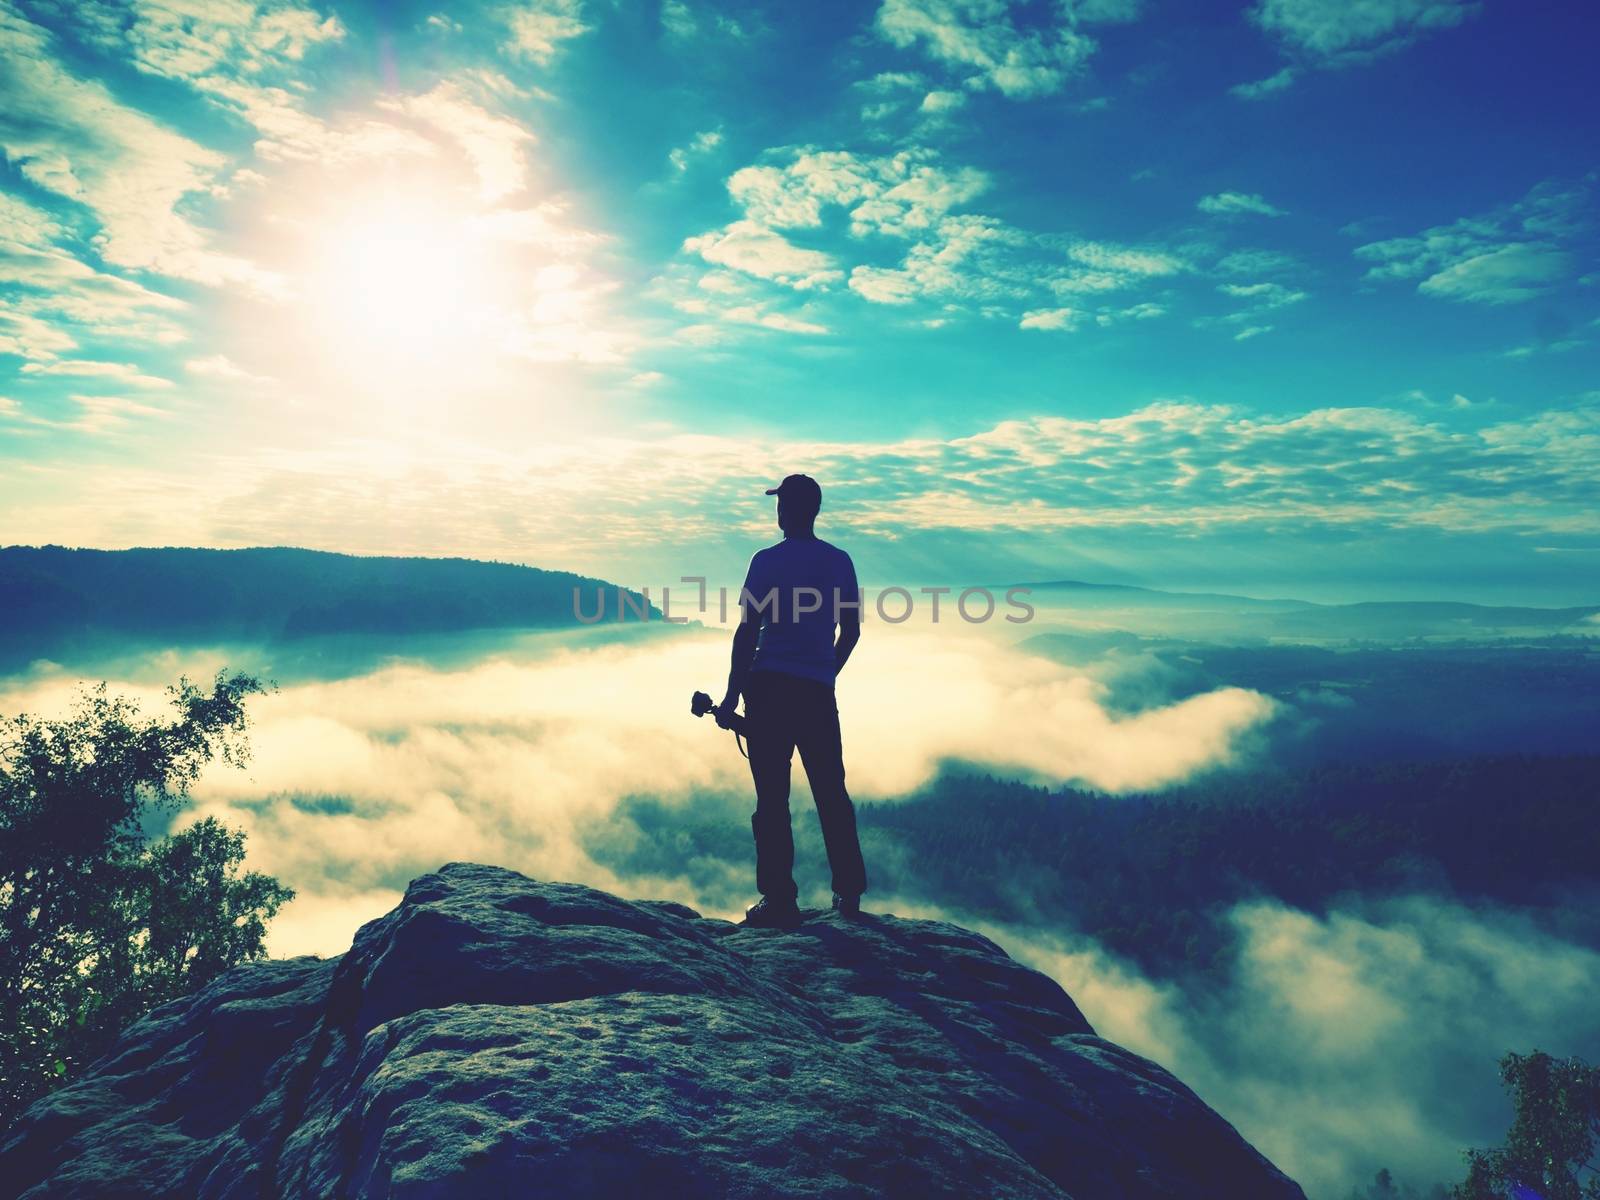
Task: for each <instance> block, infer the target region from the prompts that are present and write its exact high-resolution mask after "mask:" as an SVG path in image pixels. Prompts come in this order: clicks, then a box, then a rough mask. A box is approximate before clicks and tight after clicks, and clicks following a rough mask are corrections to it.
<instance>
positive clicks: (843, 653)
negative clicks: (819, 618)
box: [833, 555, 861, 675]
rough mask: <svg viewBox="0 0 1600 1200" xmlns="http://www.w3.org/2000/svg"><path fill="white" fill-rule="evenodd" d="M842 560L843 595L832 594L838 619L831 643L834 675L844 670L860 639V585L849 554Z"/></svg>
mask: <svg viewBox="0 0 1600 1200" xmlns="http://www.w3.org/2000/svg"><path fill="white" fill-rule="evenodd" d="M844 561H845V576H846V579H845V586H844V588H843V595H840V594H839V593H835V595H834V602H835V608H834V613H835V615H836V616H837V617H838V621H839V637H838V640H837V641H835V642H834V643H833V673H834V674H835V675H837V674H838V673H839V672H840V671H842V670H844V664H845V663H847V662H849V661H850V651H852V650H854V649H855V648H856V643H857V642H859V641H860V640H861V585H860V584H859V583H857V582H856V565H855V563H853V562H851V561H850V556H849V555H845V560H844ZM843 596H848V597H849V600H848V601H847V600H845V599H844V598H843ZM851 601H853V602H854V603H851Z"/></svg>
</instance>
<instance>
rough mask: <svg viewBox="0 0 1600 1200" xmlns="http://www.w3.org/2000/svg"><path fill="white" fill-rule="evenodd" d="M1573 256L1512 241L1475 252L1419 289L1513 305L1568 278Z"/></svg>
mask: <svg viewBox="0 0 1600 1200" xmlns="http://www.w3.org/2000/svg"><path fill="white" fill-rule="evenodd" d="M1571 266H1572V259H1571V256H1570V255H1568V254H1566V253H1564V252H1563V251H1560V250H1557V249H1555V248H1554V247H1551V246H1539V245H1526V244H1513V245H1510V246H1501V247H1500V248H1499V249H1498V250H1490V251H1487V252H1486V253H1483V254H1476V255H1474V256H1473V257H1471V258H1466V259H1462V260H1461V261H1460V262H1458V263H1453V264H1451V265H1450V266H1448V267H1446V268H1445V269H1444V270H1442V271H1439V272H1437V273H1436V274H1433V275H1430V276H1428V278H1426V279H1424V280H1423V281H1422V282H1421V283H1419V284H1418V285H1417V291H1419V292H1421V293H1423V294H1424V295H1427V296H1439V297H1442V298H1444V299H1446V300H1467V301H1472V302H1475V303H1478V304H1514V303H1517V302H1518V301H1521V300H1531V299H1533V298H1534V297H1535V296H1539V295H1542V294H1543V293H1544V292H1546V291H1548V290H1549V288H1550V287H1551V286H1552V285H1554V284H1556V283H1559V282H1560V281H1561V280H1562V279H1564V278H1566V276H1567V274H1568V273H1569V271H1570V270H1571Z"/></svg>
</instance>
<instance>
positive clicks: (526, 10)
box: [501, 0, 591, 66]
mask: <svg viewBox="0 0 1600 1200" xmlns="http://www.w3.org/2000/svg"><path fill="white" fill-rule="evenodd" d="M501 16H502V17H503V19H504V20H505V22H506V25H507V26H508V27H509V29H510V30H511V45H512V49H513V50H515V51H516V53H518V54H520V55H522V56H523V57H524V58H527V59H530V60H532V61H533V62H535V63H538V64H539V65H540V66H548V65H549V64H550V61H551V60H552V59H554V58H555V56H556V54H557V53H558V52H559V51H560V50H561V49H562V45H561V43H563V42H567V41H571V40H572V39H573V38H576V37H581V36H583V35H584V34H586V33H588V32H589V30H590V28H591V26H589V25H586V24H584V22H583V4H582V0H531V2H529V3H523V4H518V5H515V6H513V7H510V8H506V9H502V10H501Z"/></svg>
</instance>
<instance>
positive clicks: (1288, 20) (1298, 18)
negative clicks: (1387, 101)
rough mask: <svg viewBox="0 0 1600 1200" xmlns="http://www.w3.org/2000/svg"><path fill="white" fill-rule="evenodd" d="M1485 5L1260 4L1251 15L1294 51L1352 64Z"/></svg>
mask: <svg viewBox="0 0 1600 1200" xmlns="http://www.w3.org/2000/svg"><path fill="white" fill-rule="evenodd" d="M1481 7H1482V5H1481V4H1479V3H1476V2H1475V0H1360V3H1350V2H1349V0H1259V2H1258V3H1257V4H1256V6H1255V7H1254V8H1252V9H1250V10H1249V15H1250V19H1251V20H1252V21H1254V22H1255V23H1256V24H1257V25H1259V26H1260V27H1261V28H1262V29H1264V30H1265V31H1266V32H1268V33H1270V34H1272V35H1274V36H1276V37H1278V38H1279V39H1281V40H1282V41H1283V42H1284V43H1285V44H1286V45H1288V46H1289V47H1291V48H1292V49H1295V50H1298V51H1301V52H1303V53H1305V54H1307V55H1309V56H1311V57H1312V58H1315V59H1322V60H1340V59H1346V60H1348V59H1356V58H1359V57H1360V56H1369V55H1372V54H1376V53H1381V52H1383V51H1387V50H1392V49H1397V48H1399V47H1400V46H1403V45H1405V44H1407V43H1408V42H1410V41H1412V40H1414V39H1415V38H1417V37H1418V36H1420V35H1421V34H1423V33H1426V32H1429V31H1432V30H1437V29H1447V28H1450V27H1451V26H1454V25H1459V24H1461V23H1462V22H1463V21H1465V20H1466V19H1467V18H1468V17H1470V16H1473V15H1474V14H1476V13H1477V12H1478V11H1479V10H1480V9H1481Z"/></svg>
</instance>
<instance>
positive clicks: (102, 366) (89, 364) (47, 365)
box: [22, 358, 172, 388]
mask: <svg viewBox="0 0 1600 1200" xmlns="http://www.w3.org/2000/svg"><path fill="white" fill-rule="evenodd" d="M22 373H23V374H24V375H74V376H79V377H84V378H95V379H110V380H114V381H116V382H117V383H119V384H123V385H124V386H127V387H136V388H169V387H171V386H172V380H170V379H163V378H161V377H160V376H157V375H147V374H145V373H144V372H143V371H141V370H140V369H139V368H138V367H137V366H135V365H134V364H133V363H119V362H104V361H99V360H93V359H81V358H72V359H56V360H54V361H51V362H28V363H23V364H22Z"/></svg>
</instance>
